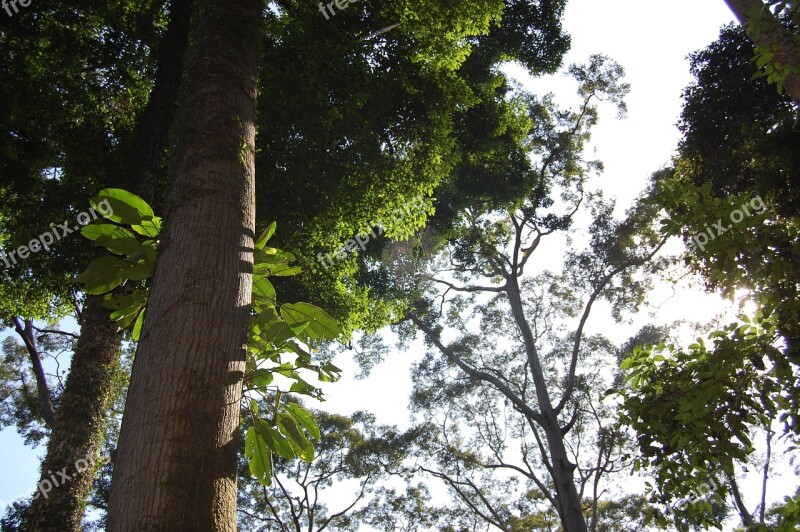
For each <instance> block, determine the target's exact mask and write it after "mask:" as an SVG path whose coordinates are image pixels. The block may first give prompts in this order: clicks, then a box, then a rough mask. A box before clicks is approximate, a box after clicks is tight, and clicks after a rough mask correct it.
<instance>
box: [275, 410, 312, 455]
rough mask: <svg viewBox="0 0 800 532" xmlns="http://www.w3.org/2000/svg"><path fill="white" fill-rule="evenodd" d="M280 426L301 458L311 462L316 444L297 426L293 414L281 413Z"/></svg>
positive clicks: (279, 416) (279, 417)
mask: <svg viewBox="0 0 800 532" xmlns="http://www.w3.org/2000/svg"><path fill="white" fill-rule="evenodd" d="M278 427H280V429H281V432H282V433H283V434H285V435H286V437H287V438H288V439H289V443H290V444H291V446H292V448H293V449H294V451H295V453H297V456H299V457H300V459H301V460H303V461H305V462H309V463H310V462H312V461H313V460H314V445H313V444H312V443H311V442H310V441H308V438H306V435H305V434H303V431H301V430H300V427H298V426H297V422H296V421H295V420H294V417H293V416H288V415H285V414H279V415H278Z"/></svg>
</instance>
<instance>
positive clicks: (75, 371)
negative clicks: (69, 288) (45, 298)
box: [23, 0, 191, 532]
mask: <svg viewBox="0 0 800 532" xmlns="http://www.w3.org/2000/svg"><path fill="white" fill-rule="evenodd" d="M190 3H191V0H174V1H173V2H172V4H171V12H170V23H169V27H168V29H167V31H166V33H165V34H164V37H163V39H162V42H161V44H160V45H159V50H158V74H157V76H156V82H155V86H154V87H153V91H152V93H151V96H150V100H149V101H148V104H147V106H146V107H145V109H144V111H143V112H142V116H141V117H140V118H139V121H138V122H137V126H136V131H135V132H134V139H133V143H132V146H131V149H130V150H129V152H128V153H127V155H126V157H125V162H126V164H125V167H124V168H123V169H121V172H120V181H119V182H118V183H117V185H118V186H121V187H123V188H127V189H128V190H131V191H132V192H135V193H137V194H139V195H140V196H142V197H144V199H145V200H147V201H148V202H151V203H153V202H154V200H155V198H156V197H157V190H158V184H157V176H158V175H159V174H160V169H161V167H162V158H163V152H164V150H165V149H166V145H167V143H168V138H169V129H170V128H171V127H172V124H173V121H174V114H175V110H174V109H175V105H176V101H177V94H178V90H179V87H180V77H181V73H182V71H183V61H184V59H185V53H186V48H187V42H188V38H189V5H190ZM120 340H121V336H120V334H119V333H118V332H117V327H116V325H114V324H112V322H111V321H110V319H109V311H108V310H106V309H105V308H103V305H102V297H98V296H88V297H87V298H86V303H85V304H84V308H83V311H82V313H81V335H80V338H79V339H78V344H77V346H76V348H75V351H74V353H73V355H72V362H71V365H70V371H69V376H68V377H67V382H66V385H65V387H64V394H63V396H62V400H61V404H60V406H59V409H58V412H57V413H56V415H55V418H56V420H57V422H56V423H54V424H53V425H52V430H51V432H50V439H49V442H48V446H47V455H46V457H45V460H44V462H43V463H42V470H41V478H40V485H43V486H44V487H46V486H47V484H46V483H50V484H52V483H53V477H52V475H53V474H55V472H57V471H65V472H67V475H69V476H70V477H71V479H70V480H69V481H63V477H60V475H56V477H55V478H56V480H59V479H61V480H62V482H61V483H60V484H59V486H58V488H57V489H55V488H54V489H53V490H52V491H50V492H49V493H48V496H47V497H46V498H45V497H43V496H42V493H41V491H39V492H38V493H39V495H38V496H37V495H34V499H33V501H32V503H31V506H30V507H29V509H28V511H27V512H26V514H25V517H24V525H23V529H25V530H32V531H43V530H53V531H58V532H63V531H65V530H69V531H78V530H81V521H82V519H83V512H84V509H85V502H86V499H87V497H88V495H89V493H90V490H91V485H92V479H93V477H94V473H95V471H96V470H97V467H96V466H97V465H99V464H96V463H95V461H94V460H91V461H89V458H87V457H91V458H93V457H95V456H96V455H97V453H98V452H99V450H100V448H101V447H102V445H103V438H104V434H105V433H104V428H105V422H106V416H107V412H108V409H109V407H110V405H111V401H112V400H113V398H114V396H115V393H116V390H114V388H113V386H114V375H115V374H116V372H117V370H118V368H119V362H120V353H121V350H120ZM81 460H87V463H88V466H89V467H85V468H84V467H81V468H80V469H79V468H76V467H75V465H76V464H78V463H80V464H81V466H83V465H84V463H83V462H79V461H81Z"/></svg>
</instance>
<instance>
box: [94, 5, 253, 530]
mask: <svg viewBox="0 0 800 532" xmlns="http://www.w3.org/2000/svg"><path fill="white" fill-rule="evenodd" d="M260 17H261V4H260V2H258V1H257V0H225V1H223V0H218V1H211V0H204V1H196V2H195V3H194V8H193V15H192V31H191V38H190V45H189V46H190V47H189V52H188V53H189V55H188V60H187V68H186V72H187V74H186V76H185V78H184V80H185V81H184V83H185V85H184V87H183V89H182V98H183V103H182V109H181V112H180V114H179V116H178V123H177V125H178V130H177V140H178V144H177V147H176V151H175V156H174V163H173V166H172V168H171V169H170V178H171V183H172V184H171V192H170V194H169V205H168V211H167V216H166V226H165V228H164V233H163V240H162V245H161V246H162V247H161V250H160V254H159V258H158V264H157V266H156V271H155V275H154V278H153V286H152V288H151V292H150V302H149V306H148V310H147V316H146V319H145V323H144V328H143V331H142V336H141V341H140V343H139V348H138V350H137V353H136V359H135V361H134V365H133V373H132V375H131V383H130V387H129V388H128V397H127V403H126V405H125V414H124V417H123V422H122V430H121V434H120V441H119V445H118V448H117V457H116V463H115V470H114V478H113V482H112V487H111V500H110V504H109V512H108V530H125V531H128V530H130V531H134V530H135V531H140V530H159V531H161V530H203V531H205V530H209V531H210V530H235V529H236V465H237V464H236V458H237V441H236V440H237V438H236V436H237V433H238V425H239V401H240V398H241V390H242V378H243V375H244V368H245V348H246V340H247V325H248V320H249V308H250V307H249V304H250V295H251V284H252V262H253V236H254V235H253V232H254V225H255V199H254V198H255V196H254V175H255V168H254V152H255V102H256V76H257V54H258V32H259V21H260Z"/></svg>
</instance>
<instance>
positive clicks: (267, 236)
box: [255, 222, 278, 249]
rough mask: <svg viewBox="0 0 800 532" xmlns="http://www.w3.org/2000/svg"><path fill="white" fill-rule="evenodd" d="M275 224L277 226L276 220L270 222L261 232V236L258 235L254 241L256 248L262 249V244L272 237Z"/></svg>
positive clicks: (264, 244)
mask: <svg viewBox="0 0 800 532" xmlns="http://www.w3.org/2000/svg"><path fill="white" fill-rule="evenodd" d="M277 226H278V224H277V222H272V223H271V224H269V227H267V229H266V230H265V231H264V232H263V233H261V236H259V237H258V238H257V239H256V242H255V247H256V248H257V249H264V246H266V245H267V242H268V241H269V239H270V238H272V235H274V234H275V228H276V227H277Z"/></svg>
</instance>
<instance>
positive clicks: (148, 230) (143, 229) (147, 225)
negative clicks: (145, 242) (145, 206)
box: [131, 216, 161, 238]
mask: <svg viewBox="0 0 800 532" xmlns="http://www.w3.org/2000/svg"><path fill="white" fill-rule="evenodd" d="M131 229H133V230H134V231H136V232H137V233H139V234H140V235H143V236H149V237H151V238H156V237H157V236H158V235H160V234H161V218H159V217H158V216H154V217H153V219H152V220H144V221H142V223H140V224H138V225H132V226H131Z"/></svg>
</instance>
